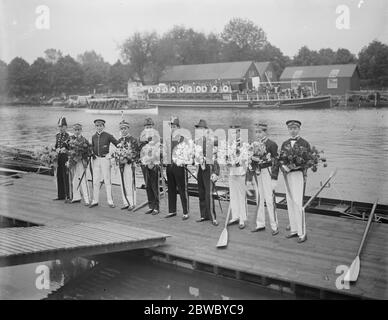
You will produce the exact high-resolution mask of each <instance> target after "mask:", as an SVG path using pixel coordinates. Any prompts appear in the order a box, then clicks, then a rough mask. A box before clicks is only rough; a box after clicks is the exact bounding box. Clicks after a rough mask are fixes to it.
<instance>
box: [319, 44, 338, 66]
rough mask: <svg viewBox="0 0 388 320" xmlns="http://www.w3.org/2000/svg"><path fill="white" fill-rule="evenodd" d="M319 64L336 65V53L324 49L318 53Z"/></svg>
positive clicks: (329, 49)
mask: <svg viewBox="0 0 388 320" xmlns="http://www.w3.org/2000/svg"><path fill="white" fill-rule="evenodd" d="M318 63H319V64H323V65H326V64H334V63H336V53H335V52H334V51H333V49H331V48H324V49H320V50H319V51H318Z"/></svg>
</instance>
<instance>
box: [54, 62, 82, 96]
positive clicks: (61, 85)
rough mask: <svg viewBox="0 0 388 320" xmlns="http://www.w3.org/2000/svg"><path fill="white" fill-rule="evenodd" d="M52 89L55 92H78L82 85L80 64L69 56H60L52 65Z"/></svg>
mask: <svg viewBox="0 0 388 320" xmlns="http://www.w3.org/2000/svg"><path fill="white" fill-rule="evenodd" d="M53 71H54V72H53V73H54V78H53V83H54V90H55V93H56V94H61V93H66V94H72V93H79V91H80V88H81V87H82V85H83V82H82V80H83V71H82V68H81V65H80V64H79V63H78V62H77V61H75V60H74V59H73V58H72V57H71V56H69V55H67V56H64V57H63V58H60V59H59V60H58V62H57V63H56V64H55V65H54V70H53Z"/></svg>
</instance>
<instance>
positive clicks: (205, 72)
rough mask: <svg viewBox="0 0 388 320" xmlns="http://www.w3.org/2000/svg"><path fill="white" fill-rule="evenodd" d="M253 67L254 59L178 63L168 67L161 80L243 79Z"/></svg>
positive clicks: (254, 66)
mask: <svg viewBox="0 0 388 320" xmlns="http://www.w3.org/2000/svg"><path fill="white" fill-rule="evenodd" d="M251 68H254V69H256V65H255V63H254V62H252V61H236V62H221V63H206V64H191V65H178V66H171V67H168V68H167V69H166V71H165V73H164V75H163V76H162V77H161V79H160V81H161V82H172V81H203V80H217V79H220V80H237V79H243V78H244V77H245V76H246V74H247V72H248V70H250V69H251ZM256 72H257V70H256Z"/></svg>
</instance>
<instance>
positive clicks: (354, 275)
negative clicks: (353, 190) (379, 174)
mask: <svg viewBox="0 0 388 320" xmlns="http://www.w3.org/2000/svg"><path fill="white" fill-rule="evenodd" d="M377 201H378V200H376V201H375V203H374V204H373V207H372V211H371V212H370V215H369V219H368V224H367V225H366V228H365V231H364V234H363V236H362V239H361V243H360V247H359V248H358V251H357V255H356V258H355V259H354V260H353V262H352V264H351V266H350V268H349V270H348V272H347V273H346V275H345V278H344V280H345V281H348V282H355V281H357V279H358V275H359V273H360V254H361V250H362V247H363V246H364V243H365V239H366V236H367V234H368V231H369V228H370V225H371V223H372V218H373V216H374V213H375V210H376V207H377Z"/></svg>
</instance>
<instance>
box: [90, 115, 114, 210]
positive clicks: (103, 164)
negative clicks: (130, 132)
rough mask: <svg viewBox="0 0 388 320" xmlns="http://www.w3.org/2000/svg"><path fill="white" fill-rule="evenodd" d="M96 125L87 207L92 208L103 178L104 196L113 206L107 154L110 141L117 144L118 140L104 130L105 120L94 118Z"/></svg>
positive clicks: (95, 204) (97, 197) (109, 164)
mask: <svg viewBox="0 0 388 320" xmlns="http://www.w3.org/2000/svg"><path fill="white" fill-rule="evenodd" d="M94 124H95V126H96V131H97V132H96V133H95V134H94V135H93V137H92V149H93V157H94V159H93V174H94V177H93V202H92V204H91V205H90V206H89V208H93V207H95V206H97V205H98V199H99V195H100V183H101V181H102V180H104V184H105V189H106V197H107V201H108V205H109V207H111V208H114V207H115V205H114V204H113V199H112V182H111V172H110V171H111V163H110V158H109V157H107V156H108V154H109V146H110V144H111V143H112V144H113V145H115V146H117V144H118V141H117V140H116V139H115V138H114V137H113V136H112V135H111V134H110V133H107V132H105V131H104V129H105V120H103V119H96V120H94Z"/></svg>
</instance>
